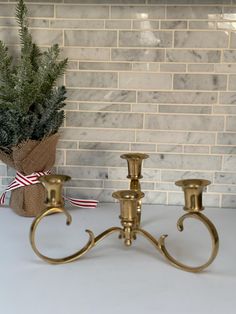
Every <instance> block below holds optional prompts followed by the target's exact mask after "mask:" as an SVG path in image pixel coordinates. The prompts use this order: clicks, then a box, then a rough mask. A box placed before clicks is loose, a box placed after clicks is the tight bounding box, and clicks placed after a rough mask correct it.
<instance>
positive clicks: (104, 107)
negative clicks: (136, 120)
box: [79, 103, 131, 112]
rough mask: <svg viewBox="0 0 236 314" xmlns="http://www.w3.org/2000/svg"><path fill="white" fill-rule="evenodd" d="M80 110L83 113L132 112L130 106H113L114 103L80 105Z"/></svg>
mask: <svg viewBox="0 0 236 314" xmlns="http://www.w3.org/2000/svg"><path fill="white" fill-rule="evenodd" d="M79 108H80V110H83V111H86V110H88V111H126V112H130V111H131V105H130V104H112V103H104V104H103V103H80V104H79Z"/></svg>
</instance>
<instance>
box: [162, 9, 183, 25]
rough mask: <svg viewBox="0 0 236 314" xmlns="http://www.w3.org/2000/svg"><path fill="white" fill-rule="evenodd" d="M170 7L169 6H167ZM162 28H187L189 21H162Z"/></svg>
mask: <svg viewBox="0 0 236 314" xmlns="http://www.w3.org/2000/svg"><path fill="white" fill-rule="evenodd" d="M167 9H168V8H167ZM160 28H161V29H186V28H188V23H187V21H161V27H160Z"/></svg>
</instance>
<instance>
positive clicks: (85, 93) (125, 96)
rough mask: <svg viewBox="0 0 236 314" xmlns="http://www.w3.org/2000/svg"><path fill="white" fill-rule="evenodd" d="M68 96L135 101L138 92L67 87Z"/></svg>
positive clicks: (109, 100) (71, 98)
mask: <svg viewBox="0 0 236 314" xmlns="http://www.w3.org/2000/svg"><path fill="white" fill-rule="evenodd" d="M67 91H68V94H67V95H68V98H69V99H70V100H72V101H73V100H75V101H102V102H121V103H122V102H128V103H131V102H135V101H136V93H135V91H130V90H122V89H121V90H109V89H108V90H99V89H98V90H97V89H69V88H68V89H67Z"/></svg>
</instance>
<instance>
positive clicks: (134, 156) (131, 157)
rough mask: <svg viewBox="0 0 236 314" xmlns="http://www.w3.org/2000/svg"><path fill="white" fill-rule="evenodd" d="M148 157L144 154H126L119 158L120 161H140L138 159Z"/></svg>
mask: <svg viewBox="0 0 236 314" xmlns="http://www.w3.org/2000/svg"><path fill="white" fill-rule="evenodd" d="M148 157H149V155H147V154H144V153H127V154H122V155H121V156H120V158H122V159H133V160H140V159H142V160H143V159H147V158H148Z"/></svg>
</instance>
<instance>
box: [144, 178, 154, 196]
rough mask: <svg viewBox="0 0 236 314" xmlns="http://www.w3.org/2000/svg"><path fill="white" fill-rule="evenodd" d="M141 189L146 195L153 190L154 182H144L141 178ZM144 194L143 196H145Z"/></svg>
mask: <svg viewBox="0 0 236 314" xmlns="http://www.w3.org/2000/svg"><path fill="white" fill-rule="evenodd" d="M141 185H142V186H141V189H142V191H144V192H145V196H146V193H149V192H150V193H151V190H154V188H155V183H154V182H145V181H143V180H142V183H141ZM145 196H144V197H145Z"/></svg>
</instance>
